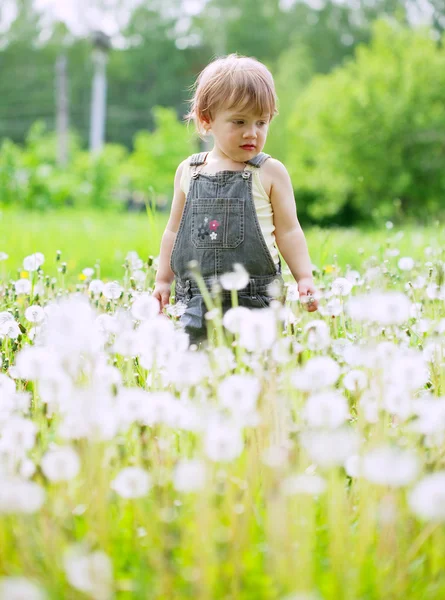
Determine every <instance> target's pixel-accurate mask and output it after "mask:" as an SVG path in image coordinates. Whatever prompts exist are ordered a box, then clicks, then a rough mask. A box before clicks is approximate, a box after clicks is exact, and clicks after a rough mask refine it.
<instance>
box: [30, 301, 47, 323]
mask: <svg viewBox="0 0 445 600" xmlns="http://www.w3.org/2000/svg"><path fill="white" fill-rule="evenodd" d="M25 317H26V319H27V320H28V321H29V322H30V323H41V322H42V321H43V319H44V318H45V311H44V310H43V308H42V307H41V306H38V305H37V304H33V305H32V306H28V308H27V309H26V310H25Z"/></svg>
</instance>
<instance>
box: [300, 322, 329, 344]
mask: <svg viewBox="0 0 445 600" xmlns="http://www.w3.org/2000/svg"><path fill="white" fill-rule="evenodd" d="M304 332H305V333H306V335H307V347H308V349H309V350H312V351H318V350H326V349H327V348H328V347H329V345H330V343H331V335H330V333H329V327H328V325H327V323H325V322H324V321H321V320H320V319H315V320H314V321H311V322H310V323H308V324H307V325H306V327H305V328H304Z"/></svg>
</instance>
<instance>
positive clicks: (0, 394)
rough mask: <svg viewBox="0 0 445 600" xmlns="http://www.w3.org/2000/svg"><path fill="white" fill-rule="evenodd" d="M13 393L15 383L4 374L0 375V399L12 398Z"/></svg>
mask: <svg viewBox="0 0 445 600" xmlns="http://www.w3.org/2000/svg"><path fill="white" fill-rule="evenodd" d="M14 392H15V381H14V380H13V379H11V378H10V377H8V376H7V375H5V374H4V373H0V398H2V399H4V398H8V396H12V394H13V393H14Z"/></svg>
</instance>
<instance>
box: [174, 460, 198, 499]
mask: <svg viewBox="0 0 445 600" xmlns="http://www.w3.org/2000/svg"><path fill="white" fill-rule="evenodd" d="M205 483H206V467H205V463H204V462H203V461H201V460H187V459H181V460H180V461H179V462H178V463H177V465H176V466H175V468H174V470H173V486H174V488H175V490H177V491H178V492H196V491H198V490H200V489H202V488H203V487H204V486H205Z"/></svg>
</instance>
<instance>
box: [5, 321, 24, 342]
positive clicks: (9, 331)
mask: <svg viewBox="0 0 445 600" xmlns="http://www.w3.org/2000/svg"><path fill="white" fill-rule="evenodd" d="M20 333H21V331H20V327H19V326H18V324H17V323H16V322H15V321H6V322H5V323H3V324H2V325H0V338H1V337H7V338H9V339H10V340H16V339H17V338H18V337H19V335H20Z"/></svg>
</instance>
